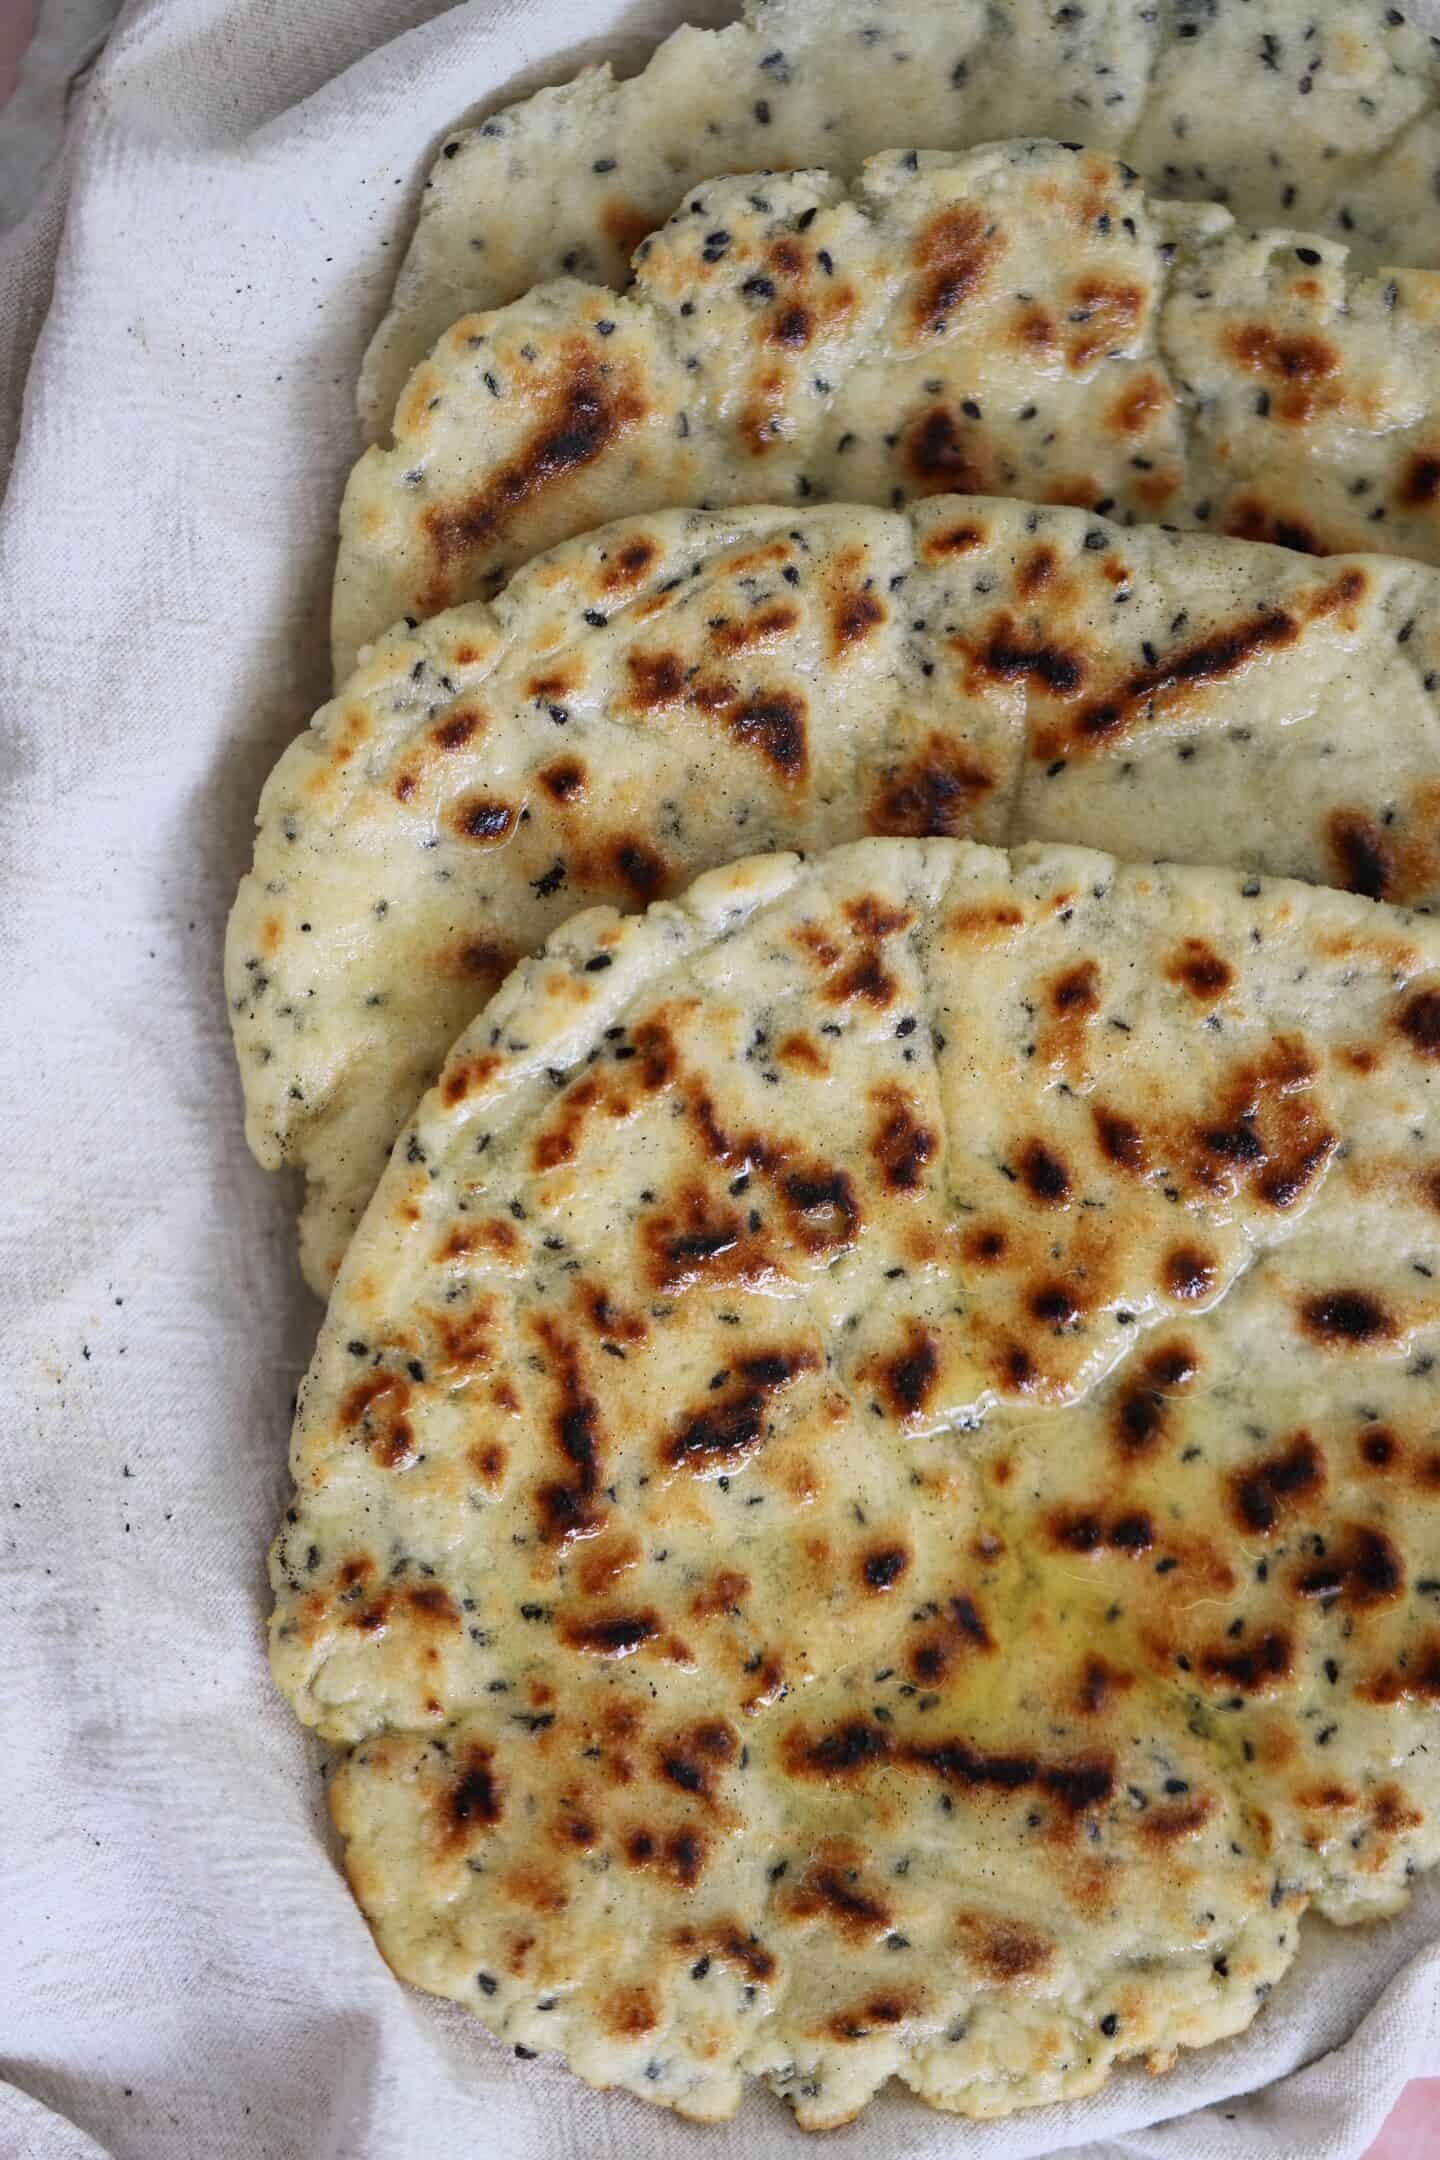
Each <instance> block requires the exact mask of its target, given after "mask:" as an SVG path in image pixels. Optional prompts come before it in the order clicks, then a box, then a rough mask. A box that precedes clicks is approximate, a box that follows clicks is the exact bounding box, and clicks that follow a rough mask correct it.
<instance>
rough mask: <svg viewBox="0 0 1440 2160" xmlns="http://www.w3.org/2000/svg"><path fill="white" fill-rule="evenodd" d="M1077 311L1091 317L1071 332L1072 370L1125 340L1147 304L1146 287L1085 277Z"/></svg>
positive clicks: (1069, 353) (1069, 358)
mask: <svg viewBox="0 0 1440 2160" xmlns="http://www.w3.org/2000/svg"><path fill="white" fill-rule="evenodd" d="M1075 302H1076V312H1077V313H1080V312H1083V314H1084V315H1085V316H1086V317H1087V318H1088V320H1087V321H1085V322H1084V323H1081V324H1078V325H1075V326H1074V327H1072V329H1071V332H1070V338H1069V344H1068V347H1067V351H1066V361H1067V364H1068V365H1069V367H1070V370H1071V372H1072V374H1077V375H1078V374H1079V373H1080V372H1081V370H1082V369H1084V368H1087V367H1089V365H1090V363H1091V361H1092V360H1099V359H1102V358H1103V357H1104V356H1105V355H1106V354H1107V353H1110V352H1113V351H1114V350H1115V348H1116V346H1117V345H1119V344H1123V342H1124V340H1125V335H1126V332H1127V331H1130V330H1133V329H1134V327H1135V325H1136V323H1137V322H1138V321H1139V320H1140V311H1141V309H1142V308H1143V307H1144V304H1145V292H1144V288H1143V287H1142V286H1140V285H1134V284H1130V283H1126V282H1121V281H1118V280H1117V281H1111V280H1108V279H1105V278H1099V277H1088V278H1083V279H1082V280H1081V281H1080V283H1079V284H1078V285H1077V286H1076V288H1075Z"/></svg>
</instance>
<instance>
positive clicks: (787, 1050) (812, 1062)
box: [775, 1028, 830, 1074]
mask: <svg viewBox="0 0 1440 2160" xmlns="http://www.w3.org/2000/svg"><path fill="white" fill-rule="evenodd" d="M775 1055H776V1057H777V1058H778V1059H779V1061H780V1063H781V1064H782V1065H789V1066H790V1067H791V1068H792V1070H794V1071H795V1072H807V1073H816V1074H819V1073H828V1072H829V1070H830V1067H829V1064H828V1063H827V1061H826V1059H825V1056H824V1054H823V1052H822V1051H821V1048H820V1045H819V1044H818V1043H817V1042H816V1040H815V1038H814V1036H813V1035H806V1034H805V1033H804V1032H803V1031H802V1030H800V1029H798V1028H797V1029H796V1031H795V1032H794V1034H792V1035H787V1036H786V1037H785V1040H784V1041H783V1042H782V1043H781V1044H780V1045H779V1047H778V1048H777V1049H776V1052H775Z"/></svg>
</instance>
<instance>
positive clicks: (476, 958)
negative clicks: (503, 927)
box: [445, 937, 520, 987]
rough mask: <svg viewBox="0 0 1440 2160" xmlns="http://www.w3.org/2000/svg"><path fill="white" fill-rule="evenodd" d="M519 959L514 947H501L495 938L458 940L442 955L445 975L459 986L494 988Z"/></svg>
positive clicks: (502, 945)
mask: <svg viewBox="0 0 1440 2160" xmlns="http://www.w3.org/2000/svg"><path fill="white" fill-rule="evenodd" d="M519 957H520V954H519V951H518V950H517V948H516V947H515V946H513V945H504V944H502V943H501V942H500V940H499V939H498V938H488V937H470V938H461V939H460V940H459V941H458V943H457V944H455V945H452V946H450V947H449V948H448V950H447V952H446V954H445V972H446V974H447V975H453V976H456V977H458V978H459V980H460V981H462V982H480V983H486V984H488V985H490V986H491V987H494V986H495V985H497V984H499V983H502V982H503V981H504V980H505V977H506V976H507V975H508V974H509V972H510V970H511V968H512V967H514V965H515V962H516V961H517V960H518V959H519Z"/></svg>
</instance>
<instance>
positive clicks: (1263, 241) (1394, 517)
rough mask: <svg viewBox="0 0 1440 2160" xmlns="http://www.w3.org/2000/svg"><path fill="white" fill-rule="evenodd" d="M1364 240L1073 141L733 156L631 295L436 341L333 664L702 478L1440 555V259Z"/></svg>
mask: <svg viewBox="0 0 1440 2160" xmlns="http://www.w3.org/2000/svg"><path fill="white" fill-rule="evenodd" d="M1347 255H1348V250H1347V248H1346V247H1345V246H1344V245H1342V244H1340V243H1338V242H1334V241H1329V240H1325V239H1323V238H1319V237H1317V236H1315V235H1313V234H1307V233H1303V232H1296V231H1293V230H1278V231H1277V230H1271V231H1266V232H1261V233H1255V232H1250V231H1246V230H1245V229H1243V228H1242V227H1240V226H1238V225H1236V224H1235V223H1234V221H1233V220H1232V219H1231V218H1230V216H1229V215H1228V213H1227V212H1226V211H1224V210H1222V209H1220V208H1219V207H1218V206H1216V205H1213V204H1203V205H1202V204H1188V203H1173V202H1163V201H1161V202H1150V201H1148V200H1147V198H1146V195H1145V193H1144V190H1143V188H1142V187H1141V186H1140V184H1139V180H1138V177H1137V175H1136V174H1135V172H1134V171H1133V169H1132V168H1131V167H1129V166H1127V165H1124V164H1122V163H1121V162H1120V161H1119V160H1118V159H1116V158H1115V157H1113V156H1111V155H1109V154H1107V153H1103V152H1099V151H1094V150H1080V149H1078V148H1076V147H1074V146H1073V145H1066V144H1063V143H1054V142H1037V141H1034V140H1026V141H1018V142H1008V143H997V144H992V145H990V146H989V147H988V148H985V149H982V150H976V151H972V152H970V153H969V154H968V155H966V156H964V157H961V158H947V157H944V156H941V155H940V154H938V153H933V154H925V155H920V154H918V153H916V152H915V151H900V150H892V151H888V152H886V153H885V154H884V155H883V156H881V157H877V158H872V159H871V160H870V161H869V163H868V164H867V165H866V167H865V168H864V170H863V172H862V174H861V175H860V177H859V179H858V180H857V181H855V182H854V183H853V185H852V186H851V187H849V188H848V189H847V187H846V186H845V184H844V183H843V182H842V181H839V180H837V179H835V178H833V177H832V176H830V175H829V174H826V173H813V172H812V173H748V174H741V175H738V176H731V177H727V178H725V179H720V180H715V181H711V182H709V183H708V184H707V185H706V186H704V187H703V188H700V189H697V190H695V191H694V192H692V193H691V194H689V195H687V197H686V199H685V201H684V203H683V204H682V205H681V207H680V208H679V209H678V210H677V211H676V213H675V215H674V216H673V217H672V219H671V220H670V222H669V223H668V224H667V225H666V226H665V227H663V229H662V230H661V231H660V232H658V233H656V234H654V235H653V236H652V237H650V238H649V239H647V240H645V241H644V242H642V243H641V246H640V248H639V249H638V251H637V253H636V256H635V259H634V260H635V276H634V282H633V284H632V285H631V286H630V287H629V289H628V290H627V291H626V292H625V293H624V294H623V295H620V296H617V295H616V294H615V293H614V292H612V291H611V290H610V289H609V288H608V287H606V286H599V285H586V284H582V283H580V282H579V281H578V280H575V279H567V280H562V281H560V282H558V283H556V284H552V285H546V286H542V287H540V288H539V289H538V290H536V291H534V292H531V293H529V294H528V295H527V296H526V297H525V298H524V299H521V300H517V301H514V302H513V303H512V304H511V305H510V306H508V307H506V308H502V309H500V310H499V311H498V312H497V313H494V314H490V315H466V316H464V317H462V318H461V320H460V321H459V322H458V323H456V324H454V325H453V327H452V328H450V329H449V330H447V332H446V334H445V336H444V337H443V338H442V339H441V340H440V343H439V344H438V345H437V347H436V348H435V350H434V352H433V353H431V355H430V356H429V358H428V359H427V360H426V361H425V363H424V364H423V365H422V366H421V367H420V368H418V369H417V370H416V372H415V374H414V376H413V377H412V378H411V380H410V382H409V384H408V385H407V387H406V390H405V393H404V395H403V396H402V398H401V400H400V404H399V407H398V410H397V413H396V416H395V422H394V440H393V442H392V443H391V444H390V445H389V447H387V448H383V449H381V448H374V449H371V450H369V451H367V452H366V454H365V455H364V457H362V458H361V460H360V462H359V464H358V465H357V466H356V468H355V471H354V472H353V474H352V475H351V479H350V484H349V487H348V488H347V490H346V495H345V502H344V506H343V508H342V511H341V518H340V553H339V560H338V563H337V567H336V580H335V599H334V622H333V633H334V638H333V641H334V652H335V669H336V680H337V681H343V680H344V678H345V676H346V675H348V674H349V672H350V670H351V668H352V667H353V665H354V663H355V658H356V655H357V653H358V652H359V650H360V648H361V647H362V646H363V645H364V644H366V643H368V642H369V641H370V640H371V639H373V638H375V637H377V636H379V635H380V634H381V632H383V631H385V630H388V629H389V628H390V627H391V625H392V624H393V623H395V622H398V621H399V620H400V618H401V617H402V616H412V617H416V618H419V617H423V616H426V615H433V614H436V613H438V612H439V611H440V610H441V609H442V608H445V607H450V606H453V605H455V604H456V603H457V602H459V601H463V600H471V599H477V598H488V597H489V595H490V594H491V593H493V592H494V591H495V589H496V588H497V586H499V585H500V584H501V583H503V582H504V579H505V578H506V577H507V576H508V575H510V574H511V573H512V572H513V571H514V570H515V569H516V568H518V566H519V565H520V564H521V563H522V562H524V561H526V560H527V559H528V558H529V557H530V556H532V555H534V554H536V553H537V552H539V550H540V549H541V548H545V547H549V546H553V545H554V544H555V543H556V542H557V541H560V540H563V539H567V538H569V537H570V535H571V534H572V533H577V532H583V531H585V530H587V529H588V528H591V527H593V526H596V525H600V524H603V523H604V522H605V521H606V519H607V518H611V517H616V516H619V515H622V514H629V513H631V512H636V511H646V510H660V509H666V508H669V507H670V506H672V505H681V504H688V503H703V504H705V505H707V506H709V507H722V506H724V505H726V504H731V503H748V502H757V501H764V502H774V503H783V502H795V503H805V502H811V501H815V500H823V499H826V498H835V499H841V498H843V499H844V500H846V501H851V502H865V503H876V504H892V503H899V502H902V501H904V500H905V499H907V498H910V497H914V496H919V495H933V494H939V493H945V492H953V491H955V490H958V489H964V490H966V491H968V492H974V493H981V492H983V493H986V494H993V495H1010V496H1018V497H1021V498H1022V499H1025V500H1028V501H1032V502H1062V503H1073V504H1076V505H1078V506H1080V507H1081V508H1084V509H1094V510H1099V511H1102V512H1104V513H1106V514H1108V515H1111V516H1114V517H1116V518H1118V519H1119V520H1120V521H1121V522H1123V523H1126V524H1129V523H1132V522H1134V521H1135V520H1136V519H1140V520H1144V521H1158V522H1162V523H1166V524H1171V525H1180V526H1191V527H1204V528H1207V529H1209V530H1211V531H1214V532H1221V533H1238V534H1242V535H1244V536H1245V537H1246V538H1249V539H1279V540H1282V541H1283V542H1284V543H1285V544H1286V545H1288V546H1292V547H1299V548H1302V549H1306V550H1308V551H1310V552H1312V553H1334V552H1336V551H1338V550H1339V549H1341V548H1378V549H1380V550H1382V551H1383V552H1384V553H1386V554H1395V555H1410V556H1414V557H1418V558H1420V559H1421V560H1434V559H1436V557H1437V555H1440V362H1437V358H1436V353H1437V349H1440V346H1437V338H1440V273H1437V272H1433V271H1417V270H1409V271H1394V272H1390V271H1384V272H1380V273H1379V274H1377V275H1363V274H1361V273H1359V272H1354V271H1351V270H1350V269H1349V268H1348V265H1347Z"/></svg>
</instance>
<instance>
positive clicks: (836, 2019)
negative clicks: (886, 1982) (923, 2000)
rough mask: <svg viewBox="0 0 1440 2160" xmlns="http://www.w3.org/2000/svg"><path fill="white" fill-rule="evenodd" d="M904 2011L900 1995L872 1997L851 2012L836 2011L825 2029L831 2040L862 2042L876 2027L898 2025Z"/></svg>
mask: <svg viewBox="0 0 1440 2160" xmlns="http://www.w3.org/2000/svg"><path fill="white" fill-rule="evenodd" d="M906 2010H907V2003H906V1999H905V1998H904V1997H903V1996H901V1995H898V1994H894V1993H887V1994H884V1995H872V1996H871V1998H870V2000H869V2001H868V2002H864V2003H859V2004H857V2005H856V2007H855V2008H854V2009H853V2010H837V2011H836V2012H835V2014H834V2016H833V2017H831V2018H830V2019H828V2020H827V2023H826V2027H825V2029H826V2031H827V2032H828V2033H829V2035H830V2037H831V2039H832V2040H864V2039H866V2038H868V2036H869V2034H870V2033H871V2032H872V2031H873V2029H874V2028H875V2026H877V2025H898V2024H899V2023H900V2021H901V2019H902V2018H904V2016H905V2015H906Z"/></svg>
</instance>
